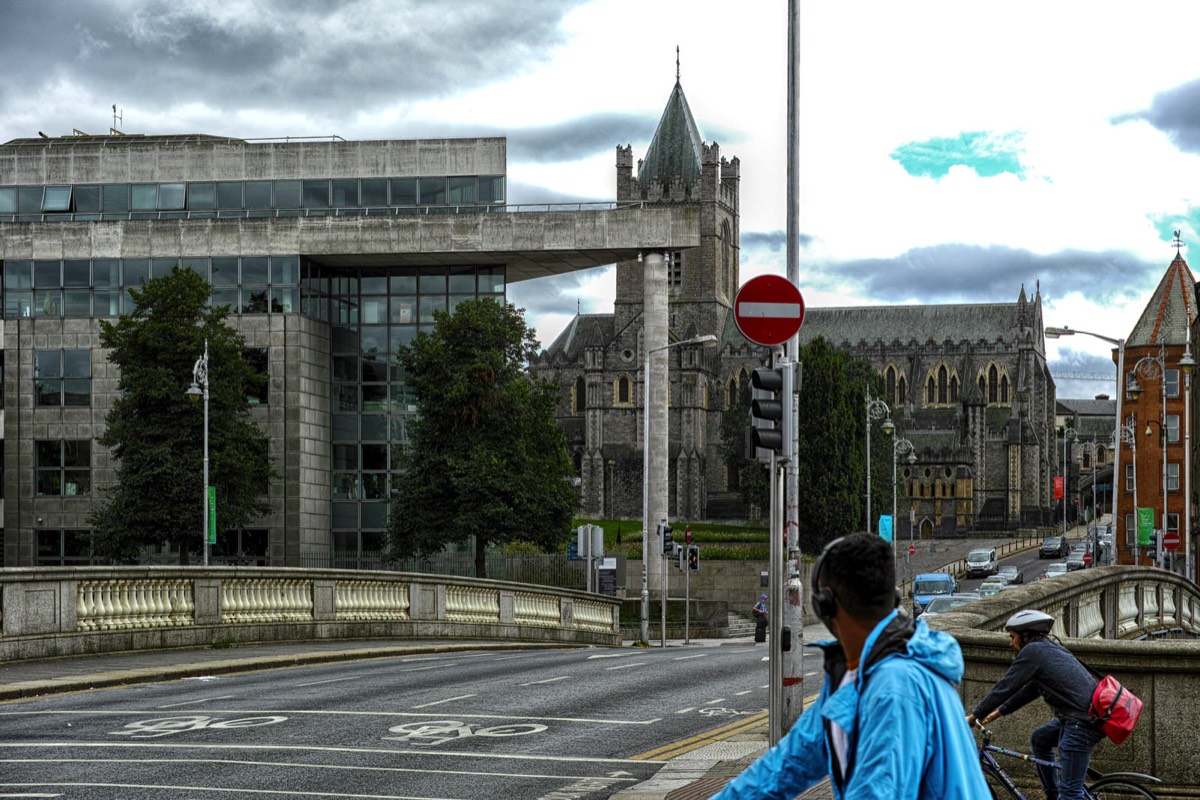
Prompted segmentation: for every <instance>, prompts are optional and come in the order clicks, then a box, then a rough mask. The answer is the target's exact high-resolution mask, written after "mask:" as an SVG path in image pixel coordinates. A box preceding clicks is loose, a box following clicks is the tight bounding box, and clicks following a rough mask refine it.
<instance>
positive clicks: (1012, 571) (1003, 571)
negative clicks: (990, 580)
mask: <svg viewBox="0 0 1200 800" xmlns="http://www.w3.org/2000/svg"><path fill="white" fill-rule="evenodd" d="M996 577H997V578H1003V579H1004V581H1005V582H1006V583H1009V584H1017V583H1024V582H1025V573H1024V572H1021V570H1020V569H1018V568H1017V567H1015V566H1013V565H1012V564H1005V565H1004V566H1002V567H1000V568H999V569H998V570H996Z"/></svg>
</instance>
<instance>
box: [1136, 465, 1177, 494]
mask: <svg viewBox="0 0 1200 800" xmlns="http://www.w3.org/2000/svg"><path fill="white" fill-rule="evenodd" d="M1166 466H1167V491H1168V492H1178V491H1179V465H1178V464H1167V465H1166ZM1133 474H1134V466H1133V464H1126V465H1125V491H1127V492H1133V491H1136V490H1135V489H1134V481H1133Z"/></svg>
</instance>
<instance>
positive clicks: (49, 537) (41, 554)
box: [36, 529, 96, 567]
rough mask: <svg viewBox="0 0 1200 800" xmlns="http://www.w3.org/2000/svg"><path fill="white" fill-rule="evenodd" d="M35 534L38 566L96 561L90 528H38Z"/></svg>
mask: <svg viewBox="0 0 1200 800" xmlns="http://www.w3.org/2000/svg"><path fill="white" fill-rule="evenodd" d="M36 536H37V562H36V563H37V566H39V567H60V566H69V565H71V564H94V563H96V561H95V559H94V558H93V553H92V536H93V534H92V531H90V530H57V529H50V530H39V531H37V533H36Z"/></svg>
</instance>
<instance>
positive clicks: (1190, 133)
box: [1113, 79, 1200, 153]
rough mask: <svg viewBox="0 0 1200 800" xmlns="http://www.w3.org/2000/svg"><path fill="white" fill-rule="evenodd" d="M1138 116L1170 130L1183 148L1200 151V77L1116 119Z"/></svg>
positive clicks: (1160, 94) (1163, 130)
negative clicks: (1146, 107)
mask: <svg viewBox="0 0 1200 800" xmlns="http://www.w3.org/2000/svg"><path fill="white" fill-rule="evenodd" d="M1137 119H1144V120H1146V121H1147V122H1149V123H1150V124H1151V125H1153V126H1154V127H1155V128H1158V129H1159V130H1160V131H1162V132H1163V133H1165V134H1167V136H1169V137H1170V139H1171V141H1172V142H1173V143H1174V144H1175V146H1176V147H1178V148H1179V149H1180V150H1183V151H1185V152H1188V153H1200V79H1197V80H1194V81H1191V82H1189V83H1185V84H1183V85H1182V86H1177V87H1175V88H1174V89H1168V90H1167V91H1165V92H1159V93H1158V94H1156V95H1155V96H1154V100H1152V101H1151V103H1150V108H1148V109H1146V110H1144V111H1135V112H1131V113H1129V114H1122V115H1121V116H1118V117H1114V118H1113V123H1114V124H1119V123H1122V122H1127V121H1129V120H1137Z"/></svg>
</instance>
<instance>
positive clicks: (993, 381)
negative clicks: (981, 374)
mask: <svg viewBox="0 0 1200 800" xmlns="http://www.w3.org/2000/svg"><path fill="white" fill-rule="evenodd" d="M997 377H998V376H997V374H996V365H995V364H992V365H991V366H990V367H988V377H987V387H988V391H987V399H988V402H989V403H995V402H996V400H997V394H998V392H999V388H1000V387H999V386H997V383H998V381H997Z"/></svg>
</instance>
